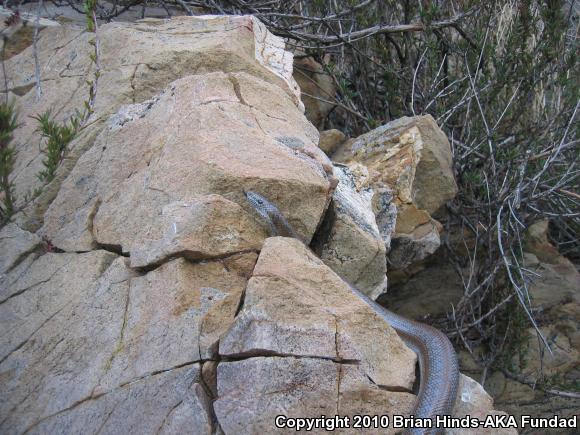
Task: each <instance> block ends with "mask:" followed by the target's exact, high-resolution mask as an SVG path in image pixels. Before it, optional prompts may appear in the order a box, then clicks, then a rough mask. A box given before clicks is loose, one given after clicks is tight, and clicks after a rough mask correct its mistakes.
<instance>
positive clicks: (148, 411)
mask: <svg viewBox="0 0 580 435" xmlns="http://www.w3.org/2000/svg"><path fill="white" fill-rule="evenodd" d="M255 259H256V255H255V254H241V255H238V256H233V257H230V258H227V259H223V260H221V261H215V262H206V263H200V264H192V263H190V262H188V261H187V260H185V259H182V258H180V259H175V260H172V261H169V262H167V263H165V264H163V265H162V266H160V267H159V268H158V269H155V270H153V271H150V272H148V273H146V274H143V275H140V274H138V273H137V272H135V271H134V270H132V269H130V268H129V267H128V261H127V259H125V258H122V257H117V256H116V255H114V254H112V253H109V252H106V251H93V252H90V253H85V254H72V253H60V254H46V255H43V256H41V257H40V258H38V259H37V260H36V261H35V262H34V263H33V264H32V265H31V266H30V271H29V273H28V274H27V275H25V276H23V277H21V278H20V279H18V280H16V288H18V289H20V288H22V290H20V291H19V292H18V293H17V294H14V295H13V296H12V297H11V298H10V299H9V300H8V301H7V302H5V303H3V304H2V305H0V309H1V310H2V313H1V318H2V323H3V325H2V327H3V330H6V331H9V332H10V334H9V335H7V336H4V337H5V339H3V340H2V342H1V343H0V350H1V354H0V355H1V363H0V374H1V376H0V385H1V388H2V391H3V392H5V393H6V395H5V396H4V397H5V399H6V400H4V401H2V402H0V415H2V416H3V419H2V420H3V421H2V423H0V430H1V431H2V432H9V433H12V432H16V433H20V432H24V431H26V430H28V431H31V432H33V433H47V432H48V433H52V432H54V431H57V432H59V431H62V430H63V428H65V427H67V428H71V429H70V430H72V431H76V430H77V429H78V430H80V429H79V428H83V430H82V431H89V432H90V431H91V430H93V429H94V431H97V430H98V428H99V427H101V428H106V429H104V430H105V432H110V431H112V432H115V431H118V430H119V428H123V431H124V432H128V433H135V432H138V433H153V432H154V431H155V430H159V429H160V428H163V430H162V432H166V433H175V431H177V432H180V431H181V430H180V428H181V429H183V430H184V428H186V427H187V425H190V424H196V426H195V427H197V428H199V430H200V432H197V433H208V434H209V433H211V429H212V427H213V426H212V424H213V423H212V419H211V411H210V410H211V404H210V396H209V395H208V394H209V393H208V392H206V390H205V387H203V386H202V385H204V384H205V383H204V382H203V381H202V380H201V362H202V361H203V360H204V359H208V358H213V357H215V355H216V351H217V341H218V339H219V336H220V335H221V334H222V333H223V332H224V331H225V330H226V329H227V328H228V326H229V325H230V324H231V322H232V321H233V318H234V315H235V313H236V310H237V308H238V305H239V303H240V297H241V295H242V293H243V290H244V288H245V285H246V280H247V276H249V275H250V273H251V270H252V268H253V265H254V262H255ZM25 286H27V287H28V288H24V287H25ZM38 306H41V307H43V308H42V309H41V310H40V311H37V308H36V307H38ZM6 337H10V340H8V339H6ZM135 409H138V410H139V412H137V413H136V412H135ZM113 423H114V424H113ZM109 425H111V426H109ZM197 425H199V426H197ZM75 428H76V429H75ZM91 428H92V429H91ZM202 428H203V429H202Z"/></svg>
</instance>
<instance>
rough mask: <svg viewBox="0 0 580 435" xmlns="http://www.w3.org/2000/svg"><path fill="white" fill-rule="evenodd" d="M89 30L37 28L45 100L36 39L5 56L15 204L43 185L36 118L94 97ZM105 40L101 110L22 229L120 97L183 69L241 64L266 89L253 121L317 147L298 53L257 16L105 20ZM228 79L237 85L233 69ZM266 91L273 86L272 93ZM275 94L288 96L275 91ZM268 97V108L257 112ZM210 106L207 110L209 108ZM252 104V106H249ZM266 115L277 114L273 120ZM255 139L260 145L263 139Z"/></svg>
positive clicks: (148, 91) (129, 99)
mask: <svg viewBox="0 0 580 435" xmlns="http://www.w3.org/2000/svg"><path fill="white" fill-rule="evenodd" d="M92 38H93V35H92V34H90V33H88V32H85V31H84V28H83V27H75V26H56V27H47V28H45V29H43V30H42V31H41V32H40V35H39V41H38V44H37V46H38V48H37V51H38V59H39V62H40V75H41V85H42V96H41V98H40V100H38V99H37V97H36V90H35V89H34V86H35V73H34V71H35V64H34V56H33V51H32V47H29V48H27V49H25V50H23V51H22V52H20V53H19V54H17V55H16V56H14V57H12V58H10V59H9V60H8V61H6V63H5V71H6V81H7V86H8V90H9V92H10V94H11V95H12V96H13V97H15V98H16V106H17V109H18V113H19V121H20V124H21V125H20V127H19V128H18V130H17V131H16V133H15V135H16V137H17V138H18V140H17V151H18V154H17V160H16V164H15V169H14V172H13V175H14V183H15V194H16V197H17V200H18V204H19V205H22V204H23V202H24V198H25V196H26V194H27V193H28V194H30V193H32V192H33V191H34V190H35V189H37V188H41V187H42V184H41V183H40V181H39V180H38V179H37V174H38V172H39V171H40V170H42V169H43V166H42V160H43V159H44V155H43V154H42V153H41V152H40V148H41V147H42V146H43V142H41V140H40V137H39V134H38V132H37V131H36V129H37V127H38V123H37V121H35V120H34V119H33V118H32V117H33V116H36V115H38V114H40V113H44V112H45V111H47V110H50V111H51V113H52V115H53V116H54V119H55V120H56V121H57V122H66V121H67V120H68V119H69V118H70V117H71V116H73V115H74V114H75V113H76V112H77V111H79V110H82V109H83V107H84V106H83V104H84V103H83V102H84V101H86V100H87V99H88V86H87V84H86V80H87V79H92V75H93V64H92V62H91V60H90V58H89V54H90V53H91V50H93V47H92V46H91V45H90V44H89V40H91V39H92ZM99 39H100V56H99V63H100V67H101V69H100V77H99V79H98V90H97V98H96V102H95V113H94V114H93V116H92V117H91V119H90V120H89V122H88V123H87V128H86V129H85V130H87V131H85V132H83V134H81V135H79V137H78V138H77V139H76V140H74V141H73V142H72V143H70V144H69V149H70V150H69V152H68V154H67V157H66V160H72V162H64V164H63V165H62V166H61V168H60V171H59V173H58V174H57V179H56V180H55V181H54V183H55V184H56V186H50V185H49V186H46V187H43V190H44V193H45V194H44V195H41V196H40V197H38V198H36V200H35V201H34V202H31V203H30V204H28V206H27V207H26V208H25V209H24V213H22V214H21V215H20V216H19V217H18V220H19V222H20V226H21V227H22V228H26V229H29V230H31V229H32V230H36V229H37V228H38V227H39V226H40V225H42V217H43V214H44V211H45V210H46V207H47V206H48V204H50V202H51V201H52V199H53V198H54V196H55V195H56V193H57V192H58V188H59V185H60V182H62V180H63V179H64V178H65V176H66V175H67V174H68V172H70V170H71V169H72V167H73V166H74V162H75V161H76V160H77V159H78V158H79V157H80V155H82V154H83V152H84V151H85V150H86V149H88V148H89V147H90V146H91V145H92V144H93V141H94V138H95V135H96V134H97V133H98V132H99V131H101V129H102V128H103V122H104V121H105V120H106V119H107V118H108V117H109V116H110V115H111V114H114V113H116V112H117V111H118V110H119V108H120V107H121V106H122V105H126V104H132V103H142V102H144V101H146V100H148V99H150V98H152V97H154V96H155V95H157V94H158V93H159V92H161V91H162V90H163V89H164V88H166V87H167V86H168V85H169V84H170V83H172V82H174V81H175V80H177V79H179V78H181V77H187V76H191V75H192V74H207V73H211V72H216V71H221V72H223V73H240V72H244V73H246V74H248V75H250V76H252V77H256V78H258V79H259V82H260V83H262V84H263V85H264V86H266V89H268V91H265V92H266V93H267V95H268V97H267V98H265V99H262V98H258V101H261V104H254V102H252V101H247V104H248V105H252V104H253V105H254V106H255V107H256V110H255V111H256V112H259V111H261V112H260V113H259V114H256V117H257V119H254V116H251V118H252V121H251V122H252V123H254V124H256V123H260V122H261V121H262V118H267V119H270V122H268V123H266V124H267V126H266V127H265V128H266V129H267V128H268V125H271V124H272V123H273V122H274V121H276V122H277V123H278V124H284V123H285V122H288V123H291V124H292V125H293V126H294V127H295V129H294V130H295V131H301V132H303V134H301V135H298V137H299V138H301V139H302V136H304V135H306V136H309V137H310V140H311V141H312V142H313V145H312V146H313V147H316V143H317V141H318V136H317V133H316V130H315V129H314V127H312V126H310V125H309V124H308V123H307V122H306V120H305V119H304V120H302V121H299V120H297V119H296V118H297V116H298V114H300V113H301V111H303V106H302V103H301V101H300V98H299V96H300V91H299V88H298V86H297V84H296V82H295V81H294V79H293V78H292V56H291V54H289V53H287V52H286V51H285V50H284V43H283V41H282V39H280V38H278V37H275V36H273V35H272V34H271V33H269V32H268V31H267V30H266V28H265V27H264V26H263V24H262V23H261V22H260V21H258V20H256V19H255V18H253V17H251V16H242V17H224V16H222V17H218V16H205V17H176V18H174V19H172V20H159V19H145V20H141V21H139V22H136V23H108V24H103V25H102V26H100V32H99ZM0 74H2V73H0ZM2 76H3V74H2ZM228 80H229V79H228ZM231 81H232V86H233V85H234V83H235V80H234V78H233V77H232V78H231ZM2 82H4V77H2ZM268 85H271V87H269V86H268ZM199 86H203V85H202V84H200V85H199ZM3 89H4V88H3ZM269 89H272V90H273V92H272V93H270V92H269ZM246 90H247V88H246ZM200 91H202V90H201V89H200ZM242 92H243V91H242ZM279 94H283V95H284V96H285V98H279ZM219 95H220V94H219V93H218V94H216V95H215V98H217V99H219V98H220V97H219ZM256 97H258V96H257V95H256ZM190 98H192V99H193V96H190ZM286 100H288V103H286ZM208 101H209V100H208ZM268 105H269V107H270V110H266V111H264V110H261V109H263V108H264V107H265V106H268ZM290 106H291V107H293V110H294V111H295V112H296V115H294V116H293V117H291V118H288V115H289V112H291V111H292V110H290V108H289V107H290ZM282 108H283V110H281V111H280V112H278V109H282ZM206 109H208V110H211V108H209V107H208V108H206ZM272 110H274V111H275V112H274V113H273V112H272ZM248 111H249V112H250V111H251V110H250V107H248ZM183 115H185V113H184V114H183ZM269 115H272V116H273V117H274V118H268V116H269ZM275 118H277V119H275ZM222 125H223V124H222ZM232 127H233V125H232ZM256 128H259V127H256ZM278 133H279V136H280V137H284V136H285V131H283V129H281V130H280V131H279V132H278ZM168 137H170V136H168ZM254 140H256V141H257V143H258V144H259V143H261V139H260V138H255V139H254ZM296 140H297V141H298V139H296ZM298 142H299V141H298ZM298 142H297V143H298ZM39 145H40V146H39ZM67 163H68V164H67ZM60 172H64V173H60Z"/></svg>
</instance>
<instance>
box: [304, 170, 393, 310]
mask: <svg viewBox="0 0 580 435" xmlns="http://www.w3.org/2000/svg"><path fill="white" fill-rule="evenodd" d="M334 174H335V176H336V178H337V179H338V180H339V182H338V185H337V187H336V190H335V191H334V194H333V196H332V201H331V202H330V206H329V208H328V210H327V212H326V217H325V219H324V221H323V223H322V226H321V227H320V229H319V230H318V234H319V236H318V238H317V240H315V241H314V243H313V249H314V251H315V252H316V253H317V254H318V256H319V257H320V258H321V259H322V261H324V263H325V264H327V265H328V266H329V267H330V268H331V269H332V270H334V271H335V272H336V273H337V274H339V275H340V276H341V277H342V278H344V279H345V280H346V281H347V282H349V283H351V284H352V285H354V286H355V287H357V288H358V289H360V290H361V291H362V292H363V293H365V294H367V295H368V296H369V297H371V298H372V299H376V298H377V297H378V296H380V295H381V294H383V293H384V292H386V290H387V277H386V271H387V267H386V259H385V253H386V247H385V243H384V242H383V239H382V237H381V234H380V233H379V228H378V227H377V224H376V220H375V215H374V213H373V205H372V201H373V197H374V191H373V190H372V189H371V188H370V187H364V188H359V187H357V185H359V181H360V177H357V175H356V174H355V173H353V171H351V170H350V169H349V168H348V167H347V166H342V165H337V166H335V168H334Z"/></svg>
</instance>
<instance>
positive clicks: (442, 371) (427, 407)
mask: <svg viewBox="0 0 580 435" xmlns="http://www.w3.org/2000/svg"><path fill="white" fill-rule="evenodd" d="M245 193H246V198H247V200H248V202H249V203H250V205H251V206H252V208H253V209H254V210H255V211H256V212H257V213H258V215H259V216H260V217H261V218H262V219H263V220H264V222H265V223H266V224H267V225H268V227H269V231H270V235H272V236H286V237H294V238H297V239H299V240H300V237H299V236H298V235H297V233H296V232H295V231H294V229H293V228H292V226H291V225H290V224H289V223H288V221H287V220H286V219H285V218H284V216H283V215H282V213H281V212H280V210H278V208H277V207H276V206H275V205H274V204H272V203H271V202H270V201H268V200H267V199H266V198H264V197H263V196H262V195H260V194H258V193H256V192H250V191H249V192H245ZM347 284H348V283H347ZM348 285H349V287H350V290H351V291H352V292H353V293H354V294H355V295H356V296H358V297H359V298H360V299H361V300H363V301H364V302H365V303H366V304H367V305H368V306H369V307H370V308H371V309H372V310H373V311H374V312H375V313H376V314H378V315H379V316H380V317H381V318H382V319H383V320H385V321H386V322H388V323H389V324H390V325H391V326H392V327H393V328H394V329H395V331H397V333H398V334H399V336H400V337H401V339H402V340H403V342H404V343H405V344H406V345H407V346H408V347H409V348H410V349H411V350H412V351H413V352H415V353H416V354H417V357H418V360H419V373H420V385H419V393H418V397H417V402H416V404H415V407H414V408H413V412H412V415H413V416H414V418H415V419H418V418H421V419H427V418H428V419H431V421H432V424H433V427H431V428H412V429H409V430H408V432H409V433H411V434H438V433H442V432H443V430H442V429H439V428H437V427H436V424H435V418H436V416H438V415H441V416H442V415H451V410H452V408H453V404H454V403H455V398H456V396H457V386H458V384H459V365H458V362H457V355H456V354H455V350H454V349H453V345H452V344H451V342H450V341H449V339H448V338H447V336H446V335H445V334H443V332H441V331H439V330H438V329H435V328H433V327H431V326H429V325H425V324H422V323H419V322H415V321H413V320H409V319H406V318H405V317H403V316H400V315H398V314H395V313H393V312H392V311H389V310H387V309H386V308H384V307H382V306H381V305H379V304H378V303H376V302H375V301H373V300H372V299H370V298H369V297H368V296H367V295H365V294H364V293H362V292H361V291H360V290H358V289H357V288H356V287H354V286H352V285H351V284H348Z"/></svg>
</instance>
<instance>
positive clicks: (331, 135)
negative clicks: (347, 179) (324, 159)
mask: <svg viewBox="0 0 580 435" xmlns="http://www.w3.org/2000/svg"><path fill="white" fill-rule="evenodd" d="M345 140H346V136H345V135H344V133H343V132H342V131H340V130H336V129H334V128H333V129H331V130H324V131H321V132H320V140H319V141H318V147H319V148H320V149H321V150H322V151H324V153H325V154H326V155H327V156H329V157H330V156H332V154H333V153H334V152H335V151H336V150H337V149H338V147H339V146H340V145H341V144H342V143H343V142H344V141H345Z"/></svg>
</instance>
